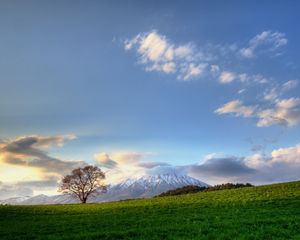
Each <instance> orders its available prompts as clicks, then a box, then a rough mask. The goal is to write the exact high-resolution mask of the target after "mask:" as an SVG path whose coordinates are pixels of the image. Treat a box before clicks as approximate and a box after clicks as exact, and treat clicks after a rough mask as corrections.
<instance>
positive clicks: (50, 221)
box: [0, 181, 300, 240]
mask: <svg viewBox="0 0 300 240" xmlns="http://www.w3.org/2000/svg"><path fill="white" fill-rule="evenodd" d="M0 239H3V240H4V239H228V240H231V239H264V240H266V239H289V240H290V239H300V182H299V181H298V182H290V183H282V184H274V185H268V186H260V187H249V188H242V189H232V190H222V191H216V192H201V193H196V194H188V195H180V196H170V197H161V198H153V199H144V200H130V201H122V202H115V203H102V204H86V205H48V206H0Z"/></svg>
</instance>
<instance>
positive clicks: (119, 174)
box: [94, 151, 169, 183]
mask: <svg viewBox="0 0 300 240" xmlns="http://www.w3.org/2000/svg"><path fill="white" fill-rule="evenodd" d="M152 155H153V154H151V153H147V152H146V153H141V152H133V151H121V152H112V153H106V152H101V153H97V154H95V155H94V158H95V159H96V161H97V163H98V164H99V165H100V167H104V168H106V169H109V174H107V178H108V182H110V183H116V182H119V181H121V180H123V179H125V178H130V177H132V176H139V175H143V174H145V173H146V172H147V171H148V170H149V169H154V168H156V167H158V166H169V164H168V163H166V162H158V161H153V160H149V159H148V158H149V157H151V156H152ZM153 171H154V170H153Z"/></svg>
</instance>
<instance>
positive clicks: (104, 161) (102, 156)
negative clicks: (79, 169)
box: [95, 153, 118, 169]
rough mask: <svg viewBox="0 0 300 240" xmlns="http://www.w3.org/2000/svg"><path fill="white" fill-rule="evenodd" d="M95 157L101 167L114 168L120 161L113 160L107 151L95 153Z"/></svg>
mask: <svg viewBox="0 0 300 240" xmlns="http://www.w3.org/2000/svg"><path fill="white" fill-rule="evenodd" d="M95 159H96V161H97V162H98V163H99V165H100V166H101V167H105V168H108V169H113V168H116V167H117V166H118V163H117V162H116V161H114V160H112V159H111V157H110V156H109V154H107V153H99V154H95Z"/></svg>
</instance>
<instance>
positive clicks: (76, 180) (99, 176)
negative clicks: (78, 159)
mask: <svg viewBox="0 0 300 240" xmlns="http://www.w3.org/2000/svg"><path fill="white" fill-rule="evenodd" d="M104 179H105V174H104V173H103V172H102V171H101V169H100V168H98V167H96V166H85V167H82V168H76V169H74V170H73V171H72V173H71V174H70V175H67V176H64V177H63V179H62V181H61V185H60V187H59V189H58V191H59V192H62V193H64V194H71V195H73V196H74V197H76V198H78V199H79V200H80V201H81V203H86V201H87V200H88V198H89V197H92V196H95V195H97V194H99V193H103V192H105V191H106V186H105V184H104V183H103V180H104Z"/></svg>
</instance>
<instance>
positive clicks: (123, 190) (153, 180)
mask: <svg viewBox="0 0 300 240" xmlns="http://www.w3.org/2000/svg"><path fill="white" fill-rule="evenodd" d="M187 185H196V186H201V187H207V186H209V185H208V184H206V183H204V182H201V181H199V180H197V179H195V178H192V177H190V176H187V175H183V174H176V173H167V174H158V175H145V176H142V177H136V178H129V179H126V180H125V181H122V182H120V183H118V184H115V185H111V186H109V187H108V191H107V193H105V194H101V195H99V196H97V197H94V198H93V199H90V201H89V202H110V201H119V200H125V199H135V198H148V197H153V196H156V195H159V194H161V193H163V192H166V191H168V190H171V189H176V188H180V187H184V186H187ZM68 203H78V200H77V199H74V198H73V197H72V196H69V195H56V196H46V195H37V196H34V197H31V198H25V199H23V200H21V199H19V200H18V201H9V199H8V200H4V201H1V202H0V204H14V205H35V204H68Z"/></svg>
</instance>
